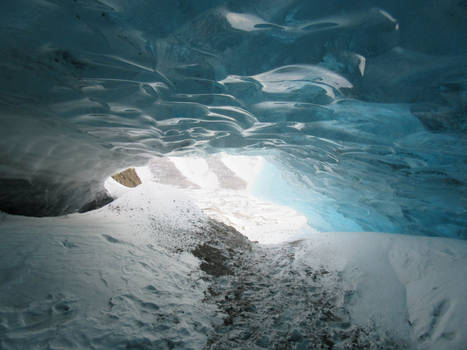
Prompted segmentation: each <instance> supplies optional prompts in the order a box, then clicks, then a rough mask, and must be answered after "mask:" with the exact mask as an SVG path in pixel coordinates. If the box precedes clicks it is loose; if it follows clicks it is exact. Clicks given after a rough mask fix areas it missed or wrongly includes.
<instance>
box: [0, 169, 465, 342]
mask: <svg viewBox="0 0 467 350" xmlns="http://www.w3.org/2000/svg"><path fill="white" fill-rule="evenodd" d="M226 163H227V162H225V163H224V164H226ZM217 165H219V164H217ZM211 168H212V167H211ZM233 168H235V167H234V166H231V167H230V168H229V169H231V170H232V169H233ZM171 169H172V170H173V168H171ZM177 169H178V168H177ZM209 169H210V166H208V167H207V170H209ZM224 170H225V169H224ZM137 171H138V173H139V175H140V177H141V178H142V180H143V185H140V186H138V187H136V188H134V189H126V188H123V186H120V185H119V184H117V183H115V182H111V181H110V180H109V181H108V183H107V184H106V185H107V187H108V188H109V190H110V191H111V192H112V193H113V195H115V196H117V197H118V199H116V200H115V201H114V202H112V203H110V204H109V205H107V206H106V207H103V208H101V209H98V210H95V211H92V212H88V213H84V214H73V215H67V216H63V217H54V218H29V217H21V216H11V215H6V214H1V213H0V349H2V350H3V349H5V350H8V349H173V348H175V349H203V348H209V349H211V348H212V349H225V348H239V349H264V348H267V349H269V348H271V349H279V348H280V349H350V348H355V349H359V348H369V349H389V348H401V349H406V348H414V349H433V350H434V349H459V350H461V349H465V348H466V347H465V344H467V332H465V330H466V329H467V317H466V315H467V298H466V295H467V279H466V276H467V242H466V241H462V240H456V239H446V238H432V237H421V236H406V235H397V234H384V233H370V232H359V233H344V232H342V233H324V232H315V231H306V233H304V232H303V231H300V230H301V229H302V228H303V225H302V223H300V224H299V225H297V226H296V227H293V230H295V236H293V234H292V233H291V232H292V231H293V230H291V231H290V232H289V233H290V234H288V235H287V237H286V239H284V241H285V242H282V243H279V242H277V240H278V237H275V238H274V239H271V242H275V244H254V243H251V249H245V251H244V252H241V251H238V250H236V251H235V252H233V251H234V250H235V249H234V250H232V249H231V248H229V247H228V246H227V245H225V247H224V248H222V247H223V245H222V242H220V243H219V241H222V240H221V239H220V238H219V237H220V236H219V237H217V238H216V237H213V236H209V235H208V234H207V233H206V232H207V230H206V227H207V226H208V225H209V220H210V219H209V218H208V216H207V215H206V213H207V214H210V213H211V215H213V216H214V217H216V216H215V215H214V214H212V213H213V212H216V213H217V215H218V216H217V217H216V218H219V217H221V216H222V215H220V214H219V213H223V212H226V213H228V215H227V219H228V220H231V221H235V220H236V219H235V218H236V217H238V215H240V213H241V210H237V213H236V214H235V213H234V214H235V215H233V214H232V212H233V209H232V210H230V209H229V210H227V209H226V207H227V208H229V206H230V207H232V205H231V203H230V202H229V199H228V198H227V199H226V201H227V202H229V203H230V204H229V205H227V206H226V207H225V206H224V207H223V206H221V205H219V207H218V208H216V205H218V204H216V203H220V200H219V199H216V201H214V202H211V205H210V206H208V205H207V204H208V202H207V201H205V202H203V203H204V205H203V206H201V207H202V209H204V210H205V212H206V213H205V212H203V211H202V210H201V209H200V208H199V207H198V205H197V204H196V202H197V201H198V202H199V201H200V200H199V199H196V196H197V195H196V193H198V192H195V191H197V190H198V191H199V190H203V191H204V190H209V191H211V193H218V191H215V189H216V188H213V187H211V188H210V189H203V187H202V186H201V185H202V184H203V183H202V182H201V181H198V184H197V187H198V189H196V188H195V187H196V186H193V185H189V186H191V187H189V186H188V188H183V189H176V188H174V187H173V186H172V185H171V186H169V185H167V184H165V185H164V184H160V183H155V182H153V179H154V172H152V171H151V166H149V167H147V168H138V169H137ZM232 171H233V170H232ZM233 172H234V171H233ZM234 173H235V174H237V175H238V174H239V173H240V171H238V172H234ZM247 173H248V172H247ZM201 176H202V175H201ZM226 176H227V175H226ZM228 176H230V180H229V183H230V184H232V183H234V184H236V185H235V186H237V187H242V186H243V185H245V186H244V188H243V189H241V188H240V189H238V191H246V192H245V193H247V189H248V184H249V180H248V179H246V178H243V179H244V182H245V184H243V185H242V183H241V182H239V181H234V179H233V178H232V174H230V173H229V174H228ZM239 177H240V176H239ZM240 178H241V177H240ZM187 179H188V180H190V178H189V177H185V179H184V181H185V182H184V183H185V184H186V183H188V182H189V183H191V184H193V183H195V182H194V181H192V180H193V177H191V180H190V181H188V180H187ZM211 179H213V177H211ZM112 181H113V180H112ZM187 181H188V182H187ZM212 181H213V180H212ZM206 183H208V182H206ZM218 183H222V181H220V182H219V180H218ZM195 184H196V183H195ZM200 184H201V185H200ZM211 184H212V182H211ZM239 184H240V185H239ZM229 191H230V193H234V189H232V188H231V189H224V192H222V191H220V192H221V193H222V195H223V196H224V195H225V196H227V195H228V193H229ZM237 195H238V196H242V198H246V197H245V196H246V194H245V196H244V195H243V194H238V193H237ZM254 203H255V202H249V203H246V204H245V205H247V204H248V205H250V206H251V208H250V209H249V212H248V215H249V216H250V217H253V219H249V220H246V221H243V224H244V225H245V227H247V228H251V227H253V228H254V227H255V226H254V225H256V223H254V225H253V224H251V220H256V219H255V216H256V215H253V214H254V213H253V211H254V210H258V212H261V210H262V209H261V210H260V209H258V207H257V206H255V204H254ZM262 205H265V204H264V202H262ZM267 205H269V207H268V206H266V208H267V210H266V211H271V210H272V211H275V213H276V216H277V215H278V214H277V213H279V211H278V210H279V209H280V208H279V209H278V207H272V204H267ZM203 207H204V208H203ZM260 207H261V206H260ZM209 208H210V209H209ZM271 208H272V209H271ZM282 209H284V208H282ZM284 210H287V209H286V208H285V209H284ZM264 215H266V214H264ZM291 215H292V214H291ZM293 215H299V214H298V213H293ZM293 215H292V216H293ZM229 216H230V218H229ZM259 216H261V215H259ZM227 219H226V220H227ZM263 219H264V220H265V223H266V224H268V220H269V219H268V217H267V216H264V217H263V218H262V219H261V220H263ZM257 222H259V221H257ZM252 225H253V226H252ZM271 225H273V224H272V223H271ZM282 229H283V228H281V227H279V228H278V229H277V232H280V230H282ZM247 231H248V230H247ZM272 231H273V232H274V230H272ZM248 232H254V230H253V229H251V230H250V231H248ZM274 234H276V233H274ZM266 236H267V230H264V231H263V232H261V234H260V235H259V236H257V237H256V238H259V239H254V238H255V237H254V236H251V237H250V239H252V240H261V239H265V240H266V243H268V242H267V237H266ZM293 237H295V238H296V239H295V240H293ZM215 240H217V242H218V243H216V244H217V245H216V247H217V248H216V249H220V250H219V251H220V253H219V256H220V257H221V258H222V257H225V258H226V261H227V260H228V261H227V262H226V264H227V265H228V269H227V270H229V271H231V273H226V274H225V275H223V274H220V275H219V276H210V275H209V274H207V273H206V272H205V271H204V270H203V269H202V268H201V267H202V265H201V264H202V261H201V260H200V258H197V257H195V256H194V255H193V254H192V252H193V251H194V249H195V248H196V247H199V246H200V245H202V244H206V245H207V244H213V243H212V242H214V241H215ZM271 242H269V243H271ZM212 249H214V248H212ZM222 249H224V250H222ZM227 257H229V259H227ZM227 270H226V271H227Z"/></svg>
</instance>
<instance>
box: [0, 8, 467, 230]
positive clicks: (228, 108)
mask: <svg viewBox="0 0 467 350" xmlns="http://www.w3.org/2000/svg"><path fill="white" fill-rule="evenodd" d="M0 10H1V11H0V13H1V15H0V18H1V20H2V21H1V23H2V24H1V27H2V30H1V33H0V42H1V43H2V49H1V50H0V67H1V68H0V71H1V73H0V85H1V86H2V90H1V92H0V111H1V123H2V124H1V125H2V127H1V129H0V146H1V147H0V184H1V186H0V187H1V189H0V202H1V203H2V204H1V208H0V209H2V210H4V211H7V212H11V213H23V214H27V215H34V214H35V215H58V214H63V213H69V212H74V211H77V210H79V209H80V208H83V206H85V205H86V203H88V202H89V201H92V200H93V198H95V196H96V195H97V194H98V193H100V191H101V190H102V183H103V181H104V179H105V178H106V177H107V176H109V175H110V174H112V173H113V172H114V171H116V170H118V169H122V168H124V167H125V166H127V165H129V164H142V163H144V162H146V161H147V160H148V159H150V158H152V157H154V156H161V155H193V154H211V153H217V152H221V151H226V150H227V151H229V152H230V153H236V154H240V153H245V152H246V153H248V154H250V155H262V156H267V157H269V158H271V159H273V163H274V164H275V166H276V167H277V168H278V169H280V171H279V173H280V174H281V176H283V177H284V178H286V179H287V181H288V184H282V185H280V186H285V187H283V188H284V189H285V188H293V189H291V190H290V191H288V193H290V195H289V194H287V191H285V190H283V191H280V190H278V191H279V192H281V195H280V196H276V197H280V198H276V199H277V200H279V201H282V203H283V204H285V203H287V204H289V205H292V206H293V207H295V209H297V210H300V211H302V212H303V213H306V215H307V217H308V219H309V221H310V222H312V221H314V222H315V226H316V228H317V229H319V230H326V231H327V230H366V231H389V232H399V233H408V234H425V235H436V236H449V237H460V238H465V237H466V235H467V233H466V229H465V227H467V212H466V207H467V205H466V192H465V191H466V183H467V178H466V174H467V168H466V164H467V163H466V158H465V157H466V155H465V154H466V152H465V151H466V149H467V147H466V146H467V145H466V141H465V132H466V100H467V90H466V87H467V64H466V62H467V60H466V52H467V51H466V49H467V37H466V35H465V33H466V32H467V28H466V23H465V21H464V18H465V13H466V11H467V6H466V5H465V2H464V1H454V0H449V1H443V2H442V3H439V2H437V1H434V0H431V1H428V2H427V1H411V2H410V3H406V2H400V1H391V2H383V1H369V0H361V1H357V2H352V3H345V4H344V3H342V2H339V1H328V2H326V3H323V2H319V1H299V0H290V1H246V0H245V1H236V2H231V1H224V0H212V1H210V0H204V1H197V2H191V1H183V0H182V1H169V0H164V1H157V2H152V1H139V2H138V3H134V2H131V1H128V0H106V1H103V0H102V1H90V0H79V1H78V0H77V1H60V0H33V1H26V0H20V1H16V2H14V3H12V2H3V3H2V4H1V5H0ZM279 173H278V174H277V176H279ZM287 181H286V182H287ZM270 183H271V184H270V186H269V187H268V188H266V187H264V189H263V195H264V196H265V197H267V196H268V195H269V196H270V197H274V195H273V194H272V193H270V194H268V193H267V192H268V191H270V190H271V188H273V187H274V186H276V187H277V186H279V185H274V179H272V178H271V180H270ZM290 186H291V187H290Z"/></svg>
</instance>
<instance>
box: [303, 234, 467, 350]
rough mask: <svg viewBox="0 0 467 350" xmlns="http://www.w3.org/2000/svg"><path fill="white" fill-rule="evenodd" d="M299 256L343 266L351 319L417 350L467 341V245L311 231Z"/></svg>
mask: <svg viewBox="0 0 467 350" xmlns="http://www.w3.org/2000/svg"><path fill="white" fill-rule="evenodd" d="M297 260H298V261H300V260H301V261H304V262H306V263H307V264H310V265H311V266H315V267H319V266H324V267H325V268H326V269H328V270H335V271H340V273H341V275H342V279H343V282H344V287H343V288H344V289H348V290H351V291H352V293H351V294H350V295H347V296H346V298H348V299H349V300H348V304H347V307H348V308H349V310H350V311H351V315H352V318H353V319H354V320H355V321H356V322H358V323H360V324H367V323H373V324H374V325H377V326H379V327H382V329H387V330H390V331H391V333H392V334H394V335H396V336H400V337H401V338H404V337H406V338H410V339H411V340H412V341H413V345H414V346H415V348H417V349H433V350H436V349H464V346H465V344H467V333H465V332H464V330H465V329H467V318H466V317H465V315H466V312H467V298H466V295H467V279H466V278H465V276H467V242H466V241H460V240H456V239H447V238H433V237H420V236H407V235H397V234H383V233H374V232H351V233H314V234H313V235H311V236H310V238H309V239H307V240H305V241H304V244H303V248H302V250H301V252H300V253H299V254H298V255H297Z"/></svg>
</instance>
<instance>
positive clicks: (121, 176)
mask: <svg viewBox="0 0 467 350" xmlns="http://www.w3.org/2000/svg"><path fill="white" fill-rule="evenodd" d="M112 179H114V180H115V181H117V182H118V183H120V184H122V185H123V186H126V187H136V186H138V185H141V179H140V178H139V176H138V174H136V171H135V168H128V169H126V170H124V171H122V172H120V173H118V174H115V175H112Z"/></svg>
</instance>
